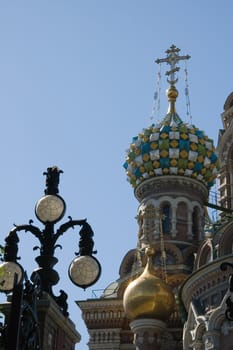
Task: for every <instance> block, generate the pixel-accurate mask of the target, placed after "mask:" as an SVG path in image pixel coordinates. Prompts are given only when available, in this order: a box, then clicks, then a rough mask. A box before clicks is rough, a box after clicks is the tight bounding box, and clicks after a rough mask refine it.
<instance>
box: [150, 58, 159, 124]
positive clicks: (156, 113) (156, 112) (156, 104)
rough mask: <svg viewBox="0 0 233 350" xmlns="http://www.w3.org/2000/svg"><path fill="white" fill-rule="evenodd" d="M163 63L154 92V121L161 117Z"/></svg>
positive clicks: (152, 113) (152, 118)
mask: <svg viewBox="0 0 233 350" xmlns="http://www.w3.org/2000/svg"><path fill="white" fill-rule="evenodd" d="M160 83H161V64H159V71H158V74H157V82H156V91H155V93H154V98H153V104H152V111H151V116H150V120H151V121H153V120H154V118H155V117H157V118H159V113H160V92H161V86H160Z"/></svg>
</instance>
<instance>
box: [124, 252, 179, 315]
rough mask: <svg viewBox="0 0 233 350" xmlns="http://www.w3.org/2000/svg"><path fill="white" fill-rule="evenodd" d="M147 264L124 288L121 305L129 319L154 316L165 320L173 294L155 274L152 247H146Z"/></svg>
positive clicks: (171, 306)
mask: <svg viewBox="0 0 233 350" xmlns="http://www.w3.org/2000/svg"><path fill="white" fill-rule="evenodd" d="M146 254H147V257H148V261H147V265H146V267H145V269H144V271H143V273H142V274H141V275H140V276H139V277H138V278H137V279H135V280H133V281H132V282H131V283H130V284H129V285H128V287H127V288H126V290H125V293H124V297H123V306H124V310H125V313H126V315H127V317H128V318H129V319H131V320H135V319H139V318H155V319H158V320H161V321H166V320H167V319H168V318H169V316H170V314H171V313H172V311H173V309H174V296H173V293H172V290H171V288H170V286H169V285H168V284H166V283H165V282H164V281H162V280H161V279H160V278H158V277H157V276H156V275H155V271H154V268H153V263H152V256H153V255H154V249H153V248H147V250H146Z"/></svg>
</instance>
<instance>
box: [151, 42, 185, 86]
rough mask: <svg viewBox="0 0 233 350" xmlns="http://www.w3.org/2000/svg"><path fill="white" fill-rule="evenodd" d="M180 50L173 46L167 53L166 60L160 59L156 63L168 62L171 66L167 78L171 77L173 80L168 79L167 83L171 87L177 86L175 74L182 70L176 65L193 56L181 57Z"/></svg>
mask: <svg viewBox="0 0 233 350" xmlns="http://www.w3.org/2000/svg"><path fill="white" fill-rule="evenodd" d="M179 52H180V49H179V48H178V47H176V46H175V45H172V46H171V47H170V48H169V49H168V50H167V51H165V53H166V54H167V57H166V58H158V59H157V60H156V61H155V62H156V63H163V62H166V63H167V64H169V65H170V67H171V69H170V70H168V71H167V72H166V75H167V76H170V77H171V79H170V80H169V79H167V82H168V83H169V84H171V85H175V84H176V83H177V81H178V78H176V77H175V73H176V72H178V71H179V70H180V67H177V66H176V64H177V63H178V62H179V61H181V60H188V59H189V58H190V57H191V56H189V55H186V56H179Z"/></svg>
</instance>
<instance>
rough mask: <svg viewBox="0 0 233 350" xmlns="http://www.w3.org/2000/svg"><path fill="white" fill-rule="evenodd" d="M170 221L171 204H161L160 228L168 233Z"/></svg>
mask: <svg viewBox="0 0 233 350" xmlns="http://www.w3.org/2000/svg"><path fill="white" fill-rule="evenodd" d="M170 222H171V206H170V204H168V203H166V204H164V205H163V206H162V230H163V233H165V234H168V233H170V229H171V227H170Z"/></svg>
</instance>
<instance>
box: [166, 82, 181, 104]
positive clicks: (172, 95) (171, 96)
mask: <svg viewBox="0 0 233 350" xmlns="http://www.w3.org/2000/svg"><path fill="white" fill-rule="evenodd" d="M166 94H167V98H168V100H169V101H170V100H172V101H173V100H174V101H175V100H176V99H177V97H178V95H179V93H178V90H177V89H176V87H175V86H173V85H171V86H170V87H169V88H168V89H167V91H166Z"/></svg>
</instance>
